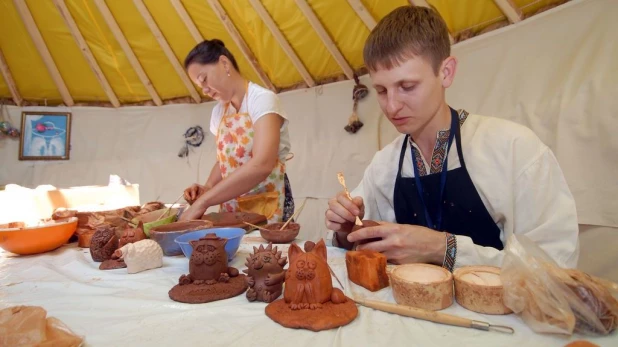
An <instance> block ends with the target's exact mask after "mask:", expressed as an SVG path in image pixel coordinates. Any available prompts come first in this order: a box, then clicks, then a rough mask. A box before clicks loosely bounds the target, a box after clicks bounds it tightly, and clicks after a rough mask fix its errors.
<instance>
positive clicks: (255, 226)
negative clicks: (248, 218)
mask: <svg viewBox="0 0 618 347" xmlns="http://www.w3.org/2000/svg"><path fill="white" fill-rule="evenodd" d="M243 223H245V224H247V225H248V226H251V227H254V228H256V229H260V230H264V231H270V230H268V229H266V228H262V227H259V226H257V225H255V224H251V223H249V222H243Z"/></svg>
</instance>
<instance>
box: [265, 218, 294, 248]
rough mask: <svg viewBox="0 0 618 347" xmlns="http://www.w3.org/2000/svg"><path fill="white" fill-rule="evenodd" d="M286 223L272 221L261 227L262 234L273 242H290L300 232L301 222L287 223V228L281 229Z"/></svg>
mask: <svg viewBox="0 0 618 347" xmlns="http://www.w3.org/2000/svg"><path fill="white" fill-rule="evenodd" d="M283 224H285V223H271V224H268V225H266V226H265V227H264V228H265V229H267V230H264V229H260V235H262V238H263V239H264V240H266V241H270V242H272V243H290V242H292V241H294V239H296V236H298V233H299V232H300V224H298V223H293V222H290V223H288V225H286V227H285V229H283V230H279V229H281V227H282V226H283Z"/></svg>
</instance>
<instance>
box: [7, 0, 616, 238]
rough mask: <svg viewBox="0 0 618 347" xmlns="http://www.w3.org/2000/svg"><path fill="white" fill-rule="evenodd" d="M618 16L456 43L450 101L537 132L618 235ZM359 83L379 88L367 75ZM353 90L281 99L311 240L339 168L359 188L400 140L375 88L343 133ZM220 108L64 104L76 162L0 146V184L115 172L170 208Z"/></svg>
mask: <svg viewBox="0 0 618 347" xmlns="http://www.w3.org/2000/svg"><path fill="white" fill-rule="evenodd" d="M617 9H618V3H617V2H615V1H613V0H583V1H574V2H571V3H569V4H567V5H565V6H561V7H558V8H556V9H554V10H552V11H549V12H547V13H546V14H545V15H540V16H538V17H541V16H544V17H541V18H539V19H536V17H534V18H532V19H530V20H529V21H526V22H522V23H521V24H520V25H517V26H512V27H507V28H505V29H503V30H500V31H498V32H496V33H495V34H490V35H487V36H481V37H479V38H478V39H473V40H470V42H469V43H466V44H462V45H460V46H456V48H455V49H454V52H453V53H454V54H455V56H456V57H457V58H458V59H459V61H460V64H459V67H458V72H457V76H456V78H455V83H454V85H453V86H452V87H451V88H449V89H448V99H447V101H448V102H449V103H450V104H451V105H452V106H453V107H456V108H465V109H467V110H468V111H469V112H474V113H478V114H484V115H488V116H494V117H502V118H507V119H511V120H513V121H515V122H520V123H521V124H523V125H526V126H529V127H531V128H532V130H533V131H535V133H536V134H537V135H538V136H539V137H540V138H541V140H542V141H543V142H545V143H546V144H547V145H548V146H549V147H550V148H551V149H552V151H553V152H554V153H555V155H556V156H557V158H558V161H559V163H560V165H561V168H562V170H563V172H564V174H565V177H566V179H567V182H568V184H569V187H570V188H571V190H572V192H573V194H574V196H575V202H576V206H577V211H578V219H579V222H580V223H581V224H593V225H604V226H614V227H617V226H618V220H617V219H616V218H617V217H616V213H615V211H618V205H617V204H618V200H616V199H615V197H616V196H618V181H616V179H615V174H616V172H618V157H617V156H616V155H615V153H616V152H617V151H618V142H617V141H618V138H617V137H616V136H613V135H612V134H611V130H612V129H616V128H618V118H617V117H615V115H614V111H613V110H615V109H616V108H618V104H616V103H617V102H618V101H617V99H616V98H615V97H614V96H615V95H616V94H617V92H618V90H617V88H618V82H617V81H618V70H617V69H616V67H615V66H614V65H613V64H612V63H611V59H612V58H611V57H615V56H616V52H617V50H618V46H617V43H616V41H615V40H611V39H609V38H608V35H610V34H609V33H612V32H616V31H618V22H615V21H614V20H613V18H612V14H613V13H616V10H617ZM582 15H584V16H583V17H581V16H582ZM565 23H569V25H564V24H565ZM558 28H560V29H558ZM564 35H567V37H570V38H572V39H570V40H565V39H564V37H565V36H564ZM584 35H585V36H584ZM582 37H586V39H585V40H582V39H581V38H582ZM464 43H465V42H464ZM494 46H495V48H492V47H494ZM582 47H584V48H585V49H582ZM526 52H530V53H526ZM509 55H514V56H515V57H516V58H512V59H510V58H508V56H509ZM493 57H498V58H493ZM576 62H577V63H576ZM535 66H536V67H535ZM529 70H530V72H531V73H530V74H528V73H527V71H529ZM550 79H555V80H556V81H555V82H549V80H550ZM361 82H362V83H364V84H366V85H370V84H371V81H370V80H369V78H368V77H367V76H363V77H362V78H361ZM353 86H354V83H352V82H351V81H344V82H338V83H332V84H329V85H326V86H320V87H316V88H311V89H304V90H297V91H292V92H286V93H283V94H281V95H280V97H281V103H282V106H283V108H284V109H285V110H286V112H287V114H288V116H289V119H290V123H289V127H290V129H289V131H290V140H291V144H292V149H291V151H292V152H293V153H294V158H293V159H292V160H291V161H289V162H288V163H287V170H288V176H289V178H290V181H291V184H292V191H293V193H294V197H295V198H296V203H297V205H296V206H300V204H301V203H302V200H303V199H304V198H305V197H309V198H310V200H309V201H308V202H307V205H306V207H305V209H304V210H303V212H302V214H301V216H300V217H299V218H300V221H301V223H304V224H303V230H305V229H306V230H311V232H312V233H313V232H315V233H318V234H322V235H325V234H326V232H327V230H326V227H325V225H324V211H325V209H326V206H327V199H328V198H330V197H331V196H333V195H334V194H335V193H336V192H338V191H339V190H340V189H341V186H340V185H339V182H338V180H337V172H339V171H341V172H343V173H344V174H345V177H346V183H347V185H348V187H349V188H350V189H353V188H354V187H355V186H356V185H357V184H358V183H359V182H360V180H361V178H362V175H363V171H364V170H365V168H366V167H367V165H368V164H369V162H370V161H371V158H372V157H373V155H374V153H375V152H376V151H377V150H379V149H380V148H381V147H383V146H384V145H385V144H386V143H388V142H389V141H391V139H392V138H393V136H395V135H396V134H395V133H394V132H395V131H394V129H393V127H392V125H391V124H390V123H389V122H388V121H387V120H385V119H384V116H383V115H382V114H381V111H380V108H379V106H378V103H377V100H376V93H375V92H374V91H373V90H370V93H369V94H368V96H367V97H366V99H363V100H362V101H361V102H360V103H359V106H358V114H359V116H360V118H361V120H362V121H363V123H364V124H365V126H364V127H363V128H361V130H360V131H359V132H358V133H356V134H354V135H352V134H348V133H347V132H345V131H344V129H343V127H344V126H345V125H346V124H347V121H348V117H349V115H350V114H351V112H352V98H351V95H352V89H353ZM537 93H541V94H542V95H540V96H539V95H538V94H537ZM213 106H214V103H202V104H199V105H197V104H193V105H166V106H163V107H154V106H153V107H123V108H120V109H116V110H112V109H109V108H95V107H73V108H68V109H66V110H70V111H71V112H72V113H73V123H72V128H73V130H72V132H71V139H72V140H71V144H72V148H71V159H70V160H68V161H18V160H17V158H18V156H17V153H18V152H19V140H12V139H4V140H2V141H0V146H1V147H0V162H2V165H0V185H2V184H9V183H15V184H19V185H23V186H27V187H36V186H37V185H40V184H52V185H55V186H57V187H59V188H64V187H71V186H81V185H93V184H103V185H105V184H107V182H108V178H109V175H110V174H117V175H119V176H121V177H123V178H125V179H127V180H128V181H129V182H132V183H138V184H139V185H140V197H141V200H142V201H144V202H146V201H151V200H155V199H161V200H163V201H165V202H170V203H171V202H173V201H174V200H175V199H176V198H177V197H178V195H179V194H180V192H181V191H182V190H183V189H185V188H186V187H188V186H189V185H190V184H191V183H194V182H204V181H205V180H206V178H207V175H208V173H209V172H210V169H211V168H212V165H213V163H214V160H215V156H216V153H215V146H214V138H213V137H212V136H210V134H207V135H206V138H205V139H204V142H203V144H202V145H201V146H200V147H198V148H195V149H193V150H192V151H191V152H190V154H189V157H188V158H178V156H177V153H178V150H179V149H180V148H181V146H182V145H183V144H184V137H183V134H184V132H185V131H186V129H187V128H189V127H192V126H195V125H201V126H202V128H204V129H206V128H207V127H208V124H209V121H210V113H211V111H212V108H213ZM28 110H45V108H42V107H29V108H19V107H8V119H9V120H10V121H11V123H12V124H13V125H15V126H19V124H20V123H21V112H22V111H28ZM47 110H52V111H53V110H65V109H58V108H51V107H50V108H47Z"/></svg>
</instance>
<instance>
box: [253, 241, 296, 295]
mask: <svg viewBox="0 0 618 347" xmlns="http://www.w3.org/2000/svg"><path fill="white" fill-rule="evenodd" d="M287 262H288V260H287V257H285V256H283V257H282V256H281V251H278V250H277V246H275V247H274V248H273V244H272V242H271V243H269V244H268V246H267V247H266V248H264V246H263V245H260V247H259V248H257V247H253V254H250V255H249V256H248V257H247V261H246V262H245V266H246V267H247V269H246V270H243V272H244V273H246V274H247V275H248V277H247V283H248V284H249V289H248V290H247V294H246V295H247V300H249V301H256V300H257V301H263V302H272V301H274V300H275V299H277V298H278V297H279V296H280V295H281V293H282V291H283V281H284V280H285V270H284V269H283V268H284V267H285V265H286V264H287Z"/></svg>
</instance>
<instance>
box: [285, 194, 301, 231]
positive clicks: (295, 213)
mask: <svg viewBox="0 0 618 347" xmlns="http://www.w3.org/2000/svg"><path fill="white" fill-rule="evenodd" d="M306 202H307V198H305V200H303V203H302V205H300V208H299V209H298V210H296V212H294V214H293V215H292V216H291V217H290V218H289V219H288V221H287V222H285V224H283V226H281V229H279V231H281V230H283V229H285V227H287V226H288V223H289V222H290V221H291V220H292V219H294V217H297V216H299V215H300V212H301V211H302V210H303V207H305V203H306Z"/></svg>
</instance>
